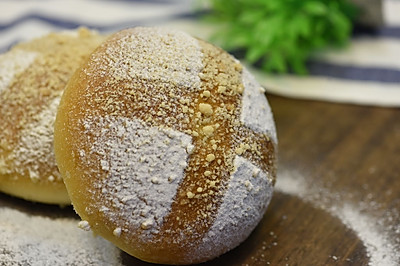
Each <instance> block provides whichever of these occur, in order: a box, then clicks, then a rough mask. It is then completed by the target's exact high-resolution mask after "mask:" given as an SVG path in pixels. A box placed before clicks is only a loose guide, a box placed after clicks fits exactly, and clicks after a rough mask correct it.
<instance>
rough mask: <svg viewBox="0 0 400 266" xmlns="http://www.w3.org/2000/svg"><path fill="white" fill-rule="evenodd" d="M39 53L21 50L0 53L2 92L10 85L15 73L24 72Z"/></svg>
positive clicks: (0, 84)
mask: <svg viewBox="0 0 400 266" xmlns="http://www.w3.org/2000/svg"><path fill="white" fill-rule="evenodd" d="M37 55H38V53H34V52H27V51H21V50H13V51H11V52H8V53H5V54H3V55H0V93H1V92H2V91H3V90H5V89H6V88H8V87H9V85H10V82H12V80H13V79H14V77H15V75H16V74H18V73H21V72H23V71H24V70H25V69H26V68H28V67H29V65H30V64H32V62H33V61H34V60H35V58H36V56H37Z"/></svg>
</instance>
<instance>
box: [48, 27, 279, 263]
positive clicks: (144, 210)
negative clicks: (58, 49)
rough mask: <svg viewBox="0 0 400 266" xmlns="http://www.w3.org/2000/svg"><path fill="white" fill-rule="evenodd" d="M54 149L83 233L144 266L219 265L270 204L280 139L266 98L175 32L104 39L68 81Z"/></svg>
mask: <svg viewBox="0 0 400 266" xmlns="http://www.w3.org/2000/svg"><path fill="white" fill-rule="evenodd" d="M54 137H55V140H54V141H55V154H56V159H57V163H58V166H59V168H60V172H61V174H62V176H63V178H64V180H65V184H66V187H67V190H68V193H69V195H70V197H71V201H72V203H73V205H74V208H75V210H76V212H77V213H78V214H79V215H80V217H81V218H82V220H83V221H82V222H81V223H80V225H81V227H83V228H87V229H88V228H91V229H92V230H93V231H94V232H95V233H96V234H99V235H101V236H103V237H105V238H106V239H108V240H110V241H111V242H113V243H114V244H116V245H117V246H118V247H120V248H121V249H123V250H124V251H126V252H127V253H129V254H131V255H133V256H135V257H138V258H139V259H142V260H144V261H148V262H154V263H165V264H190V263H199V262H204V261H207V260H210V259H212V258H215V257H217V256H219V255H221V254H223V253H224V252H226V251H228V250H230V249H232V248H234V247H235V246H237V245H239V244H240V243H241V242H242V241H244V239H245V238H246V237H247V236H248V235H249V234H250V233H251V231H252V230H253V229H254V228H255V226H256V225H257V223H258V222H259V221H260V219H261V218H262V217H263V214H264V212H265V210H266V208H267V205H268V203H269V201H270V198H271V195H272V191H273V185H274V182H275V175H276V170H275V169H276V149H277V146H276V145H277V138H276V132H275V126H274V122H273V118H272V114H271V111H270V107H269V105H268V102H267V99H266V97H265V95H264V91H263V89H262V88H261V86H260V85H259V84H258V83H257V82H256V81H255V79H254V78H253V77H252V76H251V74H250V73H249V72H248V71H247V70H246V69H244V68H243V66H242V65H241V64H240V63H239V62H238V61H237V60H236V59H234V58H233V57H232V56H230V55H229V54H228V53H226V52H224V51H223V50H221V49H220V48H217V47H215V46H213V45H211V44H209V43H206V42H204V41H202V40H198V39H196V38H193V37H191V36H189V35H187V34H186V33H183V32H180V31H175V30H169V29H164V28H142V27H138V28H133V29H127V30H123V31H121V32H118V33H116V34H114V35H112V36H111V37H110V38H109V39H108V40H107V41H105V42H104V43H103V44H102V45H101V46H99V47H98V48H97V49H96V50H95V51H94V53H93V54H92V55H91V56H90V58H89V60H88V61H87V62H86V63H85V64H83V66H82V67H81V68H80V70H78V71H77V72H76V73H75V74H74V76H73V77H72V78H71V79H70V81H69V83H68V85H67V87H66V89H65V91H64V94H63V96H62V99H61V102H60V106H59V109H58V112H57V118H56V122H55V136H54Z"/></svg>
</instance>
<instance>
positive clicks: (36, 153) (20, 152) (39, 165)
mask: <svg viewBox="0 0 400 266" xmlns="http://www.w3.org/2000/svg"><path fill="white" fill-rule="evenodd" d="M60 97H61V96H58V97H55V98H54V99H53V100H52V101H50V102H49V105H48V106H47V108H45V107H43V110H42V111H41V112H40V113H38V114H36V115H35V116H34V117H32V123H29V124H28V125H27V126H26V127H25V128H24V129H23V130H22V131H21V138H20V141H19V142H18V143H17V145H16V147H15V149H14V151H13V152H12V153H11V155H10V157H11V158H12V160H13V162H14V164H15V169H14V170H15V171H17V172H18V173H19V174H20V175H25V174H28V176H29V177H30V178H31V180H32V181H34V182H35V181H38V179H40V178H47V179H48V180H49V181H54V180H58V181H60V180H61V176H60V174H59V172H58V171H53V172H52V175H51V176H48V175H45V174H44V173H41V172H40V169H42V170H43V169H46V168H47V169H50V168H51V167H54V166H55V165H56V162H55V157H54V152H53V134H54V129H53V124H54V120H55V114H56V112H57V107H58V104H59V102H60ZM43 165H45V166H46V167H43ZM23 171H28V173H25V172H23ZM53 175H56V176H53Z"/></svg>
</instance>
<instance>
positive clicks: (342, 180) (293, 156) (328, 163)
mask: <svg viewBox="0 0 400 266" xmlns="http://www.w3.org/2000/svg"><path fill="white" fill-rule="evenodd" d="M269 100H270V103H271V106H272V109H273V112H274V115H275V120H276V125H277V130H278V138H279V171H278V181H277V187H276V192H275V194H274V197H273V199H272V201H271V204H270V206H269V209H268V210H267V213H266V214H265V216H264V218H263V220H262V221H261V223H260V224H259V226H258V227H257V228H256V230H255V231H254V232H253V233H252V235H251V236H250V237H249V238H248V239H247V240H246V241H245V242H244V243H242V245H240V246H239V247H238V248H236V249H234V250H233V251H231V252H229V253H227V254H225V255H223V256H221V257H220V258H218V259H215V260H213V261H210V262H208V263H205V264H202V265H368V263H369V262H372V263H377V262H380V263H382V262H388V263H393V265H396V264H397V263H399V264H400V261H398V255H397V254H400V248H399V247H400V227H399V225H400V214H399V212H400V210H399V209H400V109H385V108H376V107H363V106H353V105H342V104H333V103H325V102H317V101H305V100H292V99H287V98H282V97H277V96H269ZM0 206H8V207H12V208H15V209H18V210H21V211H23V212H27V213H35V214H37V213H40V214H41V215H44V216H49V217H76V218H77V216H76V215H75V214H74V212H73V210H72V208H71V207H68V208H64V209H60V208H59V207H57V206H46V205H41V204H32V203H29V202H25V201H23V200H19V199H15V198H12V197H8V196H6V195H2V194H0ZM374 245H375V246H374ZM377 245H378V247H377ZM379 245H381V246H379ZM376 248H377V249H376ZM396 256H397V257H396ZM122 260H123V264H124V265H152V264H149V263H144V262H141V261H139V260H136V259H134V258H132V257H130V256H129V255H127V254H123V255H122ZM396 260H397V261H396Z"/></svg>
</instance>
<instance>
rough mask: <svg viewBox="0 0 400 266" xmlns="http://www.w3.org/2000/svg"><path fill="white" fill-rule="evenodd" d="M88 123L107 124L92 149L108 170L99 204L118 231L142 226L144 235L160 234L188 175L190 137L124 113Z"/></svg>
mask: <svg viewBox="0 0 400 266" xmlns="http://www.w3.org/2000/svg"><path fill="white" fill-rule="evenodd" d="M84 124H85V126H86V130H87V131H91V132H93V131H96V130H97V129H98V128H101V129H102V130H101V133H100V135H98V136H96V140H95V142H94V143H93V145H92V147H91V150H90V152H91V153H96V154H99V156H100V157H99V159H100V161H99V163H100V165H101V168H102V170H103V171H105V172H107V177H106V178H105V179H103V181H102V183H101V184H99V187H98V188H97V189H99V190H100V191H101V195H102V197H104V199H105V201H104V202H103V203H102V204H103V206H94V207H95V208H96V209H100V211H101V212H103V213H104V214H105V216H106V217H107V218H108V219H109V220H110V221H112V223H113V224H114V225H115V228H116V229H114V232H115V234H114V235H118V236H119V235H121V232H122V235H123V232H129V231H131V230H140V229H143V234H142V236H143V237H151V236H152V235H154V234H156V233H158V232H159V229H160V227H161V224H162V221H163V218H164V216H165V215H167V214H168V213H169V211H170V208H171V204H172V201H173V199H174V196H175V194H176V191H177V188H178V185H179V184H180V182H181V181H182V179H183V177H184V169H185V168H186V166H187V159H188V156H189V153H190V151H191V149H192V148H193V145H192V140H191V137H190V136H188V135H186V134H184V133H182V132H178V131H174V130H171V129H167V128H160V127H154V126H153V127H150V126H147V125H145V124H144V123H143V122H141V121H140V120H138V119H128V118H122V117H104V118H99V119H98V120H97V121H96V122H95V123H93V121H85V122H84ZM93 193H95V192H93ZM118 228H119V229H118Z"/></svg>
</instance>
